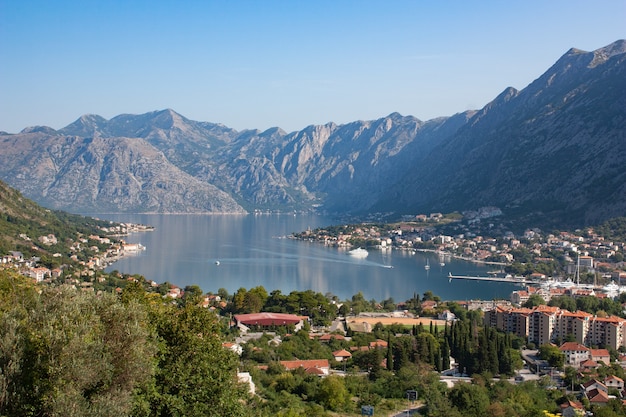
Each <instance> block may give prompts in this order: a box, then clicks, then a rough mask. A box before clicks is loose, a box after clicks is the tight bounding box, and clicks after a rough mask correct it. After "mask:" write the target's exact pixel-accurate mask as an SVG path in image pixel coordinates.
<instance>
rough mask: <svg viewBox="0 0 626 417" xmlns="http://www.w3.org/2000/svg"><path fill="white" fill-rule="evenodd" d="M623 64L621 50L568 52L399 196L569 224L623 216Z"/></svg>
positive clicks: (411, 205)
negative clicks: (497, 208) (494, 208)
mask: <svg viewBox="0 0 626 417" xmlns="http://www.w3.org/2000/svg"><path fill="white" fill-rule="evenodd" d="M606 51H611V53H606ZM609 55H610V56H609ZM598 56H603V57H605V59H597V57H598ZM625 61H626V55H625V54H624V42H623V41H620V42H616V44H613V45H611V46H609V47H607V48H602V49H601V50H599V51H595V52H588V53H583V52H580V51H577V50H570V51H569V52H568V53H567V54H565V55H564V56H563V57H562V58H561V59H560V60H559V61H557V63H556V64H555V65H553V66H552V67H551V68H550V69H549V70H548V71H547V72H546V73H545V74H543V75H542V76H541V77H539V78H538V79H537V80H535V81H534V82H533V83H531V84H530V85H529V86H528V87H527V88H525V89H524V90H522V91H520V92H515V91H513V90H512V89H507V90H506V91H505V92H503V93H502V94H501V95H500V96H499V97H498V98H497V99H496V100H494V102H492V103H490V104H489V105H487V106H485V108H484V109H483V110H481V112H479V113H478V114H477V115H476V116H475V117H474V118H473V119H472V120H471V121H470V123H469V124H468V125H467V126H465V127H463V128H462V129H460V130H459V132H458V134H457V135H454V136H453V137H451V138H450V139H449V140H448V141H446V142H445V143H442V144H441V146H439V147H438V148H437V149H436V150H434V151H433V153H432V154H431V155H430V156H429V158H430V159H432V160H433V161H437V162H436V163H434V164H433V165H431V166H429V169H428V170H418V171H417V172H416V173H415V174H416V175H415V176H414V177H411V178H405V179H404V180H403V181H401V182H400V183H398V184H397V185H396V187H395V188H394V191H393V194H392V195H394V196H398V197H399V198H400V199H401V202H400V204H401V205H403V206H405V207H407V208H408V209H409V210H411V209H413V210H416V209H418V208H425V207H428V208H431V209H439V210H444V211H445V210H449V209H452V208H454V209H457V210H458V209H473V208H476V207H480V206H484V205H496V206H500V207H502V208H503V209H504V208H506V209H508V210H507V211H508V212H509V213H511V212H516V211H517V212H519V213H520V214H522V213H525V214H528V213H533V215H535V216H540V217H543V218H544V220H546V218H551V219H552V220H554V221H555V222H558V223H563V222H564V223H569V224H582V223H594V222H598V221H601V220H603V219H606V218H609V217H612V216H613V217H614V216H618V215H623V212H624V208H625V207H626V193H625V192H624V190H625V189H624V179H626V178H625V177H626V170H625V168H624V165H623V163H622V164H620V163H619V161H620V160H621V161H623V158H624V157H625V156H626V136H625V135H626V126H625V123H624V120H625V116H626V97H625V95H624V94H623V91H626V74H625V66H626V63H625ZM417 190H420V193H419V195H416V194H415V193H411V191H414V192H416V191H417Z"/></svg>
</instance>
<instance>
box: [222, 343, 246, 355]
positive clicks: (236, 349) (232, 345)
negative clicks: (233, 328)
mask: <svg viewBox="0 0 626 417" xmlns="http://www.w3.org/2000/svg"><path fill="white" fill-rule="evenodd" d="M222 347H224V348H226V349H228V350H230V351H232V352H235V353H236V354H237V355H239V356H241V354H242V353H243V348H242V347H241V345H240V344H238V343H232V342H224V343H222Z"/></svg>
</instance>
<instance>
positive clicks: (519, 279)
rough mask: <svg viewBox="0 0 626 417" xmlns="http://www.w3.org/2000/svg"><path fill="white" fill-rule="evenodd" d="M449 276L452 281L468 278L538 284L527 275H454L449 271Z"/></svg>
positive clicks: (472, 279)
mask: <svg viewBox="0 0 626 417" xmlns="http://www.w3.org/2000/svg"><path fill="white" fill-rule="evenodd" d="M448 278H449V279H450V281H452V280H453V279H468V280H471V281H489V282H507V283H509V284H531V283H535V284H536V282H535V281H531V280H529V279H526V278H525V277H516V276H511V275H507V276H504V277H498V276H495V277H479V276H468V275H452V273H449V274H448Z"/></svg>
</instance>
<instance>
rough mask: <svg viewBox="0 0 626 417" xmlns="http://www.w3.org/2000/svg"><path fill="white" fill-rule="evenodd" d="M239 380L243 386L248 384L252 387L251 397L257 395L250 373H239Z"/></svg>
mask: <svg viewBox="0 0 626 417" xmlns="http://www.w3.org/2000/svg"><path fill="white" fill-rule="evenodd" d="M237 380H238V381H239V382H240V383H242V384H248V385H249V386H250V390H249V392H250V395H254V394H255V393H256V386H255V385H254V381H252V375H250V372H237Z"/></svg>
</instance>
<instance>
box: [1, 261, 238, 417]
mask: <svg viewBox="0 0 626 417" xmlns="http://www.w3.org/2000/svg"><path fill="white" fill-rule="evenodd" d="M0 329H1V331H0V393H1V394H0V415H3V416H17V415H19V416H116V417H119V416H122V415H133V416H176V415H179V416H242V415H244V405H243V403H242V402H241V401H240V399H245V396H244V395H243V394H242V391H241V389H240V388H239V387H238V385H237V383H236V377H235V369H236V357H234V355H233V354H232V353H231V352H229V351H227V350H225V349H223V348H222V346H221V338H220V334H219V326H218V323H217V317H216V316H215V315H214V314H212V313H211V312H209V311H207V310H206V309H203V308H201V307H197V306H195V305H193V304H187V305H182V306H177V305H173V304H171V303H167V302H164V301H163V299H162V298H161V297H160V296H158V295H157V294H148V293H145V292H144V291H143V289H142V288H141V287H140V286H138V285H136V286H133V285H131V286H129V287H128V288H127V289H126V290H125V292H124V293H123V294H122V296H121V297H117V296H114V295H111V294H101V295H95V294H94V293H92V292H84V291H79V290H76V289H74V288H72V287H47V288H39V287H36V286H35V285H34V284H32V283H30V281H29V280H27V279H25V278H24V277H21V276H17V275H13V274H11V273H8V272H6V271H0Z"/></svg>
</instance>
